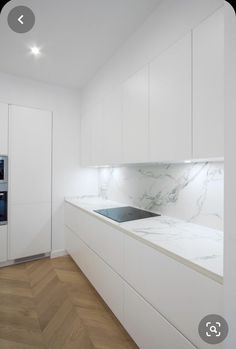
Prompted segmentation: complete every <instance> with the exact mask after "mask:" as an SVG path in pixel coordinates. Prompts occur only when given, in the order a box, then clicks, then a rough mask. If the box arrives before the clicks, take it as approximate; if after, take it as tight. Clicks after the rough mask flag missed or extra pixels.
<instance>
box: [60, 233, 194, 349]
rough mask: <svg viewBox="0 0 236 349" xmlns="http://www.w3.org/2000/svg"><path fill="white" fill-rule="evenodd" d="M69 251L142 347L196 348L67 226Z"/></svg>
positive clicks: (165, 348)
mask: <svg viewBox="0 0 236 349" xmlns="http://www.w3.org/2000/svg"><path fill="white" fill-rule="evenodd" d="M65 233H66V246H67V252H68V253H69V255H70V256H71V257H72V258H73V259H74V261H75V262H76V264H77V265H78V266H79V268H80V269H81V270H82V271H83V273H84V274H85V275H86V277H87V278H88V279H89V281H90V282H91V283H92V285H93V286H94V287H95V289H96V290H97V292H98V293H99V294H100V295H101V297H102V298H103V299H104V301H105V302H106V303H107V305H108V306H109V308H110V309H111V310H112V312H113V313H114V314H115V316H116V317H117V318H118V319H119V321H120V322H121V323H122V325H123V326H124V327H125V329H126V330H127V331H128V333H129V334H130V335H131V337H132V338H133V339H134V341H135V342H136V343H137V345H138V347H139V348H140V349H157V348H160V349H194V348H196V347H194V346H193V345H192V344H191V343H190V342H189V341H188V340H187V339H186V338H185V337H184V336H183V335H182V334H181V333H179V332H178V331H177V330H176V329H175V327H173V326H172V325H171V324H170V323H169V322H168V321H167V320H165V319H164V317H162V316H161V315H160V314H159V313H158V312H157V311H156V310H155V309H154V308H153V307H152V306H151V305H150V304H148V303H147V302H146V301H145V300H144V299H143V298H142V297H141V296H140V295H138V294H137V293H136V292H135V290H134V289H132V288H131V287H129V285H128V284H127V283H126V282H125V281H124V280H123V279H122V278H121V277H120V276H119V275H118V274H117V273H116V272H115V271H114V270H113V269H112V268H111V267H110V266H108V265H107V264H106V263H105V262H104V261H103V260H102V259H101V258H100V257H99V256H98V255H97V254H96V253H95V252H94V251H93V250H92V249H91V248H90V247H89V246H88V245H87V244H86V243H85V242H84V241H82V240H81V239H80V238H79V236H78V235H77V233H75V232H74V231H72V230H71V229H70V228H69V227H67V226H66V227H65Z"/></svg>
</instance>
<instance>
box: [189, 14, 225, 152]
mask: <svg viewBox="0 0 236 349" xmlns="http://www.w3.org/2000/svg"><path fill="white" fill-rule="evenodd" d="M223 156H224V19H223V11H222V10H220V11H218V12H217V13H215V14H214V15H213V16H211V17H210V18H208V19H207V20H206V21H204V22H203V23H201V24H200V25H199V26H198V27H197V28H196V29H195V30H194V31H193V157H194V158H211V157H217V158H218V157H223Z"/></svg>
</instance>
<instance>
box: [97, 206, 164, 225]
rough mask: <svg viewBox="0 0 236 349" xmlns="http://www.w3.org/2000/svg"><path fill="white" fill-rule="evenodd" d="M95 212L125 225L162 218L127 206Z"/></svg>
mask: <svg viewBox="0 0 236 349" xmlns="http://www.w3.org/2000/svg"><path fill="white" fill-rule="evenodd" d="M94 212H96V213H99V214H101V215H102V216H105V217H107V218H110V219H112V220H113V221H116V222H119V223H123V222H128V221H134V220H136V219H143V218H150V217H157V216H160V215H159V214H156V213H153V212H149V211H145V210H140V209H139V208H135V207H131V206H125V207H115V208H106V209H102V210H94Z"/></svg>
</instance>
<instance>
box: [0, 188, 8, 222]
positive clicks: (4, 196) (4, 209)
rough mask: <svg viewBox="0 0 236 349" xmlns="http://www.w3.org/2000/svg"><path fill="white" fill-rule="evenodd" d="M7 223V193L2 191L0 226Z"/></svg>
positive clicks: (0, 196) (0, 194)
mask: <svg viewBox="0 0 236 349" xmlns="http://www.w3.org/2000/svg"><path fill="white" fill-rule="evenodd" d="M5 222H7V192H6V191H0V224H3V223H5Z"/></svg>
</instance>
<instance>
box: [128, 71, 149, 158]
mask: <svg viewBox="0 0 236 349" xmlns="http://www.w3.org/2000/svg"><path fill="white" fill-rule="evenodd" d="M148 74H149V69H148V66H145V67H144V68H143V69H141V70H140V71H138V72H137V73H136V74H134V75H133V76H131V77H130V78H129V79H128V80H127V81H125V82H124V84H123V118H124V123H123V132H124V162H125V163H135V162H136V163H138V162H147V159H148V136H149V134H148V130H149V127H148V109H149V107H148Z"/></svg>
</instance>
